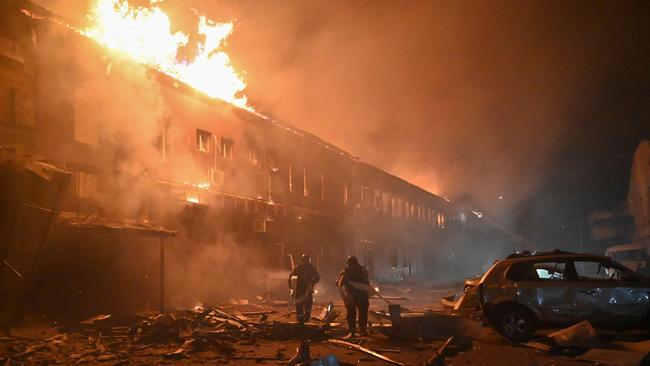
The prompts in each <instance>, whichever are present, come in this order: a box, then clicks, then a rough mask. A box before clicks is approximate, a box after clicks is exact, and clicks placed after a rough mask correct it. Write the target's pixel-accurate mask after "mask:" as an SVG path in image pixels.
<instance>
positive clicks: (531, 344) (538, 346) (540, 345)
mask: <svg viewBox="0 0 650 366" xmlns="http://www.w3.org/2000/svg"><path fill="white" fill-rule="evenodd" d="M519 344H521V345H523V346H526V347H530V348H534V349H536V350H538V351H543V352H548V351H550V350H551V348H553V347H551V346H550V345H548V344H545V343H542V342H536V341H529V342H525V343H519Z"/></svg>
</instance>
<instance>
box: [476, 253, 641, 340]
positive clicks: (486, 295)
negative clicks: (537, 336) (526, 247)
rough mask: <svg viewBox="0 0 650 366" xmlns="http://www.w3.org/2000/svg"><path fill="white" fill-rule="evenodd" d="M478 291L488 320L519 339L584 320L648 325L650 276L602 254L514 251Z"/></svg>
mask: <svg viewBox="0 0 650 366" xmlns="http://www.w3.org/2000/svg"><path fill="white" fill-rule="evenodd" d="M478 292H479V302H480V305H481V309H482V310H483V312H484V313H485V315H486V316H487V319H488V321H489V322H490V323H491V324H492V325H494V326H495V327H496V328H497V329H498V330H499V331H500V332H501V333H502V334H503V335H504V336H506V337H507V338H509V339H510V340H512V341H516V342H520V341H524V340H526V339H527V338H529V336H530V335H531V334H532V332H533V331H535V329H537V328H539V327H548V326H553V325H566V324H573V323H577V322H580V321H583V320H588V321H589V322H591V323H594V324H603V325H616V326H621V325H636V326H646V327H647V324H650V323H648V319H649V317H648V316H649V314H650V311H649V310H650V280H648V279H647V278H645V277H643V276H641V275H639V274H637V273H635V272H634V271H632V270H630V269H629V268H626V267H625V266H623V265H621V264H618V263H616V262H614V261H613V260H612V259H611V258H608V257H603V256H597V255H591V254H575V253H567V252H560V251H554V252H546V253H539V254H534V255H533V254H531V255H511V256H509V257H508V258H506V259H505V260H500V261H497V262H496V263H495V264H494V265H493V266H492V267H491V268H490V269H489V270H488V271H487V272H486V273H485V275H483V278H481V281H480V282H479V285H478Z"/></svg>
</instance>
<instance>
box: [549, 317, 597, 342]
mask: <svg viewBox="0 0 650 366" xmlns="http://www.w3.org/2000/svg"><path fill="white" fill-rule="evenodd" d="M548 337H549V338H553V339H554V340H555V343H556V344H557V345H558V346H561V347H578V348H598V347H600V341H599V340H598V336H597V335H596V330H595V329H594V327H592V326H591V324H590V323H589V322H588V321H586V320H585V321H582V322H580V323H578V324H575V325H572V326H570V327H568V328H564V329H562V330H558V331H557V332H553V333H551V334H549V335H548Z"/></svg>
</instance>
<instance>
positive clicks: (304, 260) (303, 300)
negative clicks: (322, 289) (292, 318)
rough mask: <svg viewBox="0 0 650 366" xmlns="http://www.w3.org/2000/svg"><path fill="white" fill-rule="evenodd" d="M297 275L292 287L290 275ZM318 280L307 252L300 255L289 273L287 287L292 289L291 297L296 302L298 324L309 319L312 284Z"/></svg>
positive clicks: (316, 272)
mask: <svg viewBox="0 0 650 366" xmlns="http://www.w3.org/2000/svg"><path fill="white" fill-rule="evenodd" d="M294 276H295V277H297V281H296V284H295V288H292V284H291V277H294ZM319 280H320V275H319V274H318V271H316V268H314V266H313V265H312V264H311V258H310V257H309V255H307V254H303V255H302V256H301V257H300V264H298V265H297V266H296V267H295V268H294V269H293V271H292V272H291V274H290V275H289V288H291V289H292V290H293V299H294V302H295V303H296V318H297V320H298V322H299V323H300V324H305V323H306V322H308V321H309V319H311V306H312V304H313V303H314V285H316V284H317V283H318V281H319Z"/></svg>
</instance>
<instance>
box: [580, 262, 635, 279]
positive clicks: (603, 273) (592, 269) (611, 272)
mask: <svg viewBox="0 0 650 366" xmlns="http://www.w3.org/2000/svg"><path fill="white" fill-rule="evenodd" d="M574 265H575V269H576V274H577V279H578V280H618V279H621V278H622V277H623V272H622V271H621V270H619V269H617V268H614V267H612V266H611V265H609V264H608V263H604V262H595V261H576V262H574Z"/></svg>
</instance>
